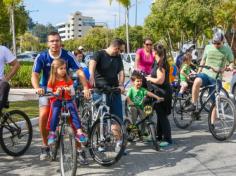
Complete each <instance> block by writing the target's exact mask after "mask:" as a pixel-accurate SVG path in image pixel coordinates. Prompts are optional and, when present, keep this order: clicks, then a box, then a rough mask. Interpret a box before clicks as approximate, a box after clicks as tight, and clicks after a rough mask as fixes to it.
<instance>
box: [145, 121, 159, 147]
mask: <svg viewBox="0 0 236 176" xmlns="http://www.w3.org/2000/svg"><path fill="white" fill-rule="evenodd" d="M147 127H148V130H149V133H150V134H151V137H152V144H153V147H154V149H155V150H156V151H159V150H160V146H159V142H158V141H157V138H156V129H155V125H154V123H149V124H148V125H147Z"/></svg>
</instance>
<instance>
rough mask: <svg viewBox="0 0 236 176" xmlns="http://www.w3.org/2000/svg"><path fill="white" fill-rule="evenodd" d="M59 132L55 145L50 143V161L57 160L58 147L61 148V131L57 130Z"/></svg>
mask: <svg viewBox="0 0 236 176" xmlns="http://www.w3.org/2000/svg"><path fill="white" fill-rule="evenodd" d="M56 133H57V139H56V143H55V145H49V148H50V161H56V160H57V153H58V149H59V148H60V141H61V137H60V136H61V131H58V130H57V131H56Z"/></svg>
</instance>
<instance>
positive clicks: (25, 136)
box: [0, 102, 33, 156]
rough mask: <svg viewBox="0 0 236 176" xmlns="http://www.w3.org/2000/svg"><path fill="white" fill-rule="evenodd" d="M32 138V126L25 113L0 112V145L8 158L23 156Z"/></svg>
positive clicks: (14, 111)
mask: <svg viewBox="0 0 236 176" xmlns="http://www.w3.org/2000/svg"><path fill="white" fill-rule="evenodd" d="M22 103H23V102H22ZM7 104H8V103H7ZM8 107H9V106H8V105H6V106H5V108H8ZM32 136H33V129H32V124H31V121H30V119H29V117H28V116H27V114H26V113H24V112H23V111H20V110H11V111H9V112H2V110H0V145H1V147H2V149H3V151H4V152H6V153H7V154H8V155H10V156H21V155H23V154H24V153H25V152H26V151H27V149H28V148H29V146H30V144H31V141H32Z"/></svg>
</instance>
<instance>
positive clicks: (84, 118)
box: [80, 104, 92, 134]
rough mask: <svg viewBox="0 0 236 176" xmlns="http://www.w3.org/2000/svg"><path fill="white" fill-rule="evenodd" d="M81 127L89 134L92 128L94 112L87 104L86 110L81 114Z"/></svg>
mask: <svg viewBox="0 0 236 176" xmlns="http://www.w3.org/2000/svg"><path fill="white" fill-rule="evenodd" d="M80 121H81V125H82V127H83V130H84V132H85V133H87V134H89V132H90V129H91V126H92V112H91V108H89V106H88V105H87V104H85V105H84V108H83V110H82V113H81V119H80Z"/></svg>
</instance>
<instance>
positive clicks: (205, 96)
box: [200, 87, 229, 112]
mask: <svg viewBox="0 0 236 176" xmlns="http://www.w3.org/2000/svg"><path fill="white" fill-rule="evenodd" d="M209 94H210V89H209V87H205V88H203V89H202V90H201V94H200V104H201V107H203V109H204V110H205V111H206V112H210V109H211V106H212V104H213V102H212V100H211V99H210V100H209V101H208V102H207V103H206V105H205V106H203V104H204V103H205V102H206V100H207V99H208V96H209ZM220 95H221V96H225V97H227V98H229V93H228V92H227V91H226V90H225V89H224V88H223V87H222V88H221V89H220Z"/></svg>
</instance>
